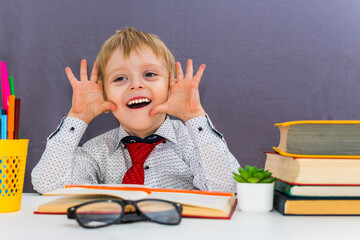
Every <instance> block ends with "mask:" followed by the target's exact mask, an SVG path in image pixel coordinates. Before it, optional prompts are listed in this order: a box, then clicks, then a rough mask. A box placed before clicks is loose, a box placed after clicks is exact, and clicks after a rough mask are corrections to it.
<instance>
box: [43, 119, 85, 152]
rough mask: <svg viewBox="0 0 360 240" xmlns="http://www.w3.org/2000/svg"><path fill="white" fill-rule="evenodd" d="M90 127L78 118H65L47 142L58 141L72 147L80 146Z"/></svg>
mask: <svg viewBox="0 0 360 240" xmlns="http://www.w3.org/2000/svg"><path fill="white" fill-rule="evenodd" d="M87 127H88V125H87V124H86V123H85V122H84V121H83V120H80V119H78V118H74V117H64V118H63V119H62V120H61V123H60V125H59V126H58V127H57V129H56V130H55V132H53V133H52V134H51V135H50V136H49V137H48V138H47V140H50V139H51V140H58V141H61V142H65V143H68V144H70V145H76V146H77V145H78V144H79V142H80V140H81V137H82V136H83V135H84V133H85V130H86V128H87Z"/></svg>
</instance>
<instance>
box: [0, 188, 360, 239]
mask: <svg viewBox="0 0 360 240" xmlns="http://www.w3.org/2000/svg"><path fill="white" fill-rule="evenodd" d="M55 198H57V197H44V196H40V195H38V194H34V193H24V194H23V199H22V205H21V209H20V211H18V212H14V213H0V236H1V239H11V240H17V239H36V240H43V239H46V240H48V239H51V240H53V239H54V240H56V239H61V240H63V239H67V240H71V239H78V240H79V239H86V240H91V239H96V240H100V239H106V240H110V239H131V240H133V239H141V240H144V239H147V240H149V239H172V240H175V239H182V240H183V239H207V240H210V239H230V238H232V239H261V238H263V239H267V240H268V239H274V240H275V239H276V240H282V239H284V240H285V239H286V240H292V239H302V240H303V239H326V240H331V239H336V240H338V239H345V238H352V237H356V238H359V236H360V217H355V216H349V217H298V216H282V215H280V214H279V213H277V212H274V211H272V212H269V213H265V214H261V213H243V212H240V211H239V210H238V209H237V210H236V211H235V213H234V215H233V217H232V219H231V220H213V219H190V218H185V219H183V220H182V222H181V223H180V225H177V226H163V225H160V224H156V223H151V222H138V223H133V224H125V225H113V226H109V227H105V228H101V229H83V228H81V227H80V226H78V224H77V223H76V221H75V220H68V219H67V218H66V216H64V215H36V214H33V211H34V210H36V208H37V207H38V205H40V204H42V203H45V202H48V201H51V200H52V199H55Z"/></svg>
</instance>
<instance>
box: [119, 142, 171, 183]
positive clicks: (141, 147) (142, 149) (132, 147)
mask: <svg viewBox="0 0 360 240" xmlns="http://www.w3.org/2000/svg"><path fill="white" fill-rule="evenodd" d="M163 140H164V139H161V140H160V141H158V142H156V143H129V144H127V143H125V145H126V148H127V149H128V151H129V154H130V157H131V161H132V166H131V167H130V168H129V169H128V170H127V172H126V173H125V176H124V178H123V181H122V183H123V184H144V181H145V172H144V162H145V160H146V159H147V157H148V156H149V154H150V153H151V151H152V150H153V149H154V148H155V146H156V145H158V144H159V143H161V142H162V141H163Z"/></svg>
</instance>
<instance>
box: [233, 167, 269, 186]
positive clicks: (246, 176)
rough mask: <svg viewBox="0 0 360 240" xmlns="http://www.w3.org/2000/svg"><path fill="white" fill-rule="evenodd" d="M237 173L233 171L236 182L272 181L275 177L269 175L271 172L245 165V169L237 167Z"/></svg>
mask: <svg viewBox="0 0 360 240" xmlns="http://www.w3.org/2000/svg"><path fill="white" fill-rule="evenodd" d="M238 171H239V174H237V173H235V172H233V174H234V179H235V180H236V181H237V182H238V183H272V182H274V181H275V179H276V178H274V177H271V172H269V171H264V169H258V168H257V167H256V166H254V167H250V166H248V165H246V166H245V169H243V168H239V169H238Z"/></svg>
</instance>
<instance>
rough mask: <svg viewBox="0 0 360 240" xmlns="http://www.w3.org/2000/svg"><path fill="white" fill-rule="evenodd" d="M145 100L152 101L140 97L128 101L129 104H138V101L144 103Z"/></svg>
mask: <svg viewBox="0 0 360 240" xmlns="http://www.w3.org/2000/svg"><path fill="white" fill-rule="evenodd" d="M143 102H150V99H147V98H140V99H136V100H131V101H129V102H128V103H127V105H133V104H138V103H143Z"/></svg>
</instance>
